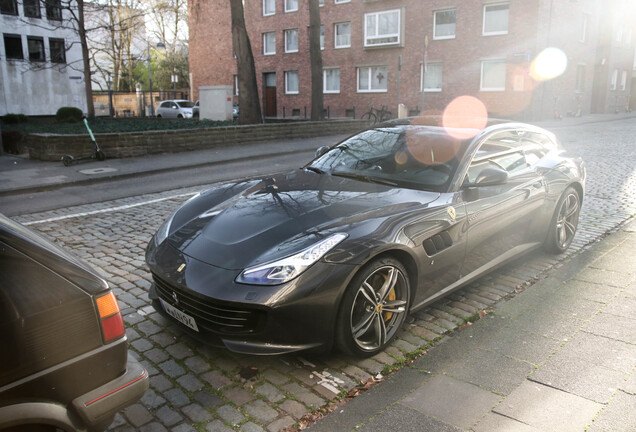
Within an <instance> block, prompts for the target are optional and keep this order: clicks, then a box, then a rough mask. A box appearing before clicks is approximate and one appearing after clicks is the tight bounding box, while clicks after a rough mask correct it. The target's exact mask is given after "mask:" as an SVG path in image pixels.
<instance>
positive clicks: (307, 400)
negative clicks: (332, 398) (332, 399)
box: [283, 383, 325, 408]
mask: <svg viewBox="0 0 636 432" xmlns="http://www.w3.org/2000/svg"><path fill="white" fill-rule="evenodd" d="M283 390H285V391H286V392H287V393H290V394H293V395H294V397H295V398H296V399H298V400H299V401H301V402H302V403H304V404H305V405H308V406H310V407H313V408H318V407H320V406H322V405H324V404H325V400H324V399H323V398H321V397H318V396H317V395H315V394H314V393H312V392H311V391H309V390H308V389H306V388H304V387H301V386H300V385H298V384H296V383H290V384H287V385H285V386H283Z"/></svg>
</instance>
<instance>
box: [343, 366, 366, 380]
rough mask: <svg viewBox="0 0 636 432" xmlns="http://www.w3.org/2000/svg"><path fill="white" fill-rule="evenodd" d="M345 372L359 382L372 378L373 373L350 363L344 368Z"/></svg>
mask: <svg viewBox="0 0 636 432" xmlns="http://www.w3.org/2000/svg"><path fill="white" fill-rule="evenodd" d="M343 372H344V373H346V374H347V375H349V376H350V377H352V378H354V379H355V380H356V381H357V383H358V384H359V383H361V382H362V383H364V382H367V381H368V380H369V378H371V375H370V374H369V373H368V372H365V371H363V370H362V369H360V368H359V367H357V366H353V365H349V366H347V367H345V368H344V369H343Z"/></svg>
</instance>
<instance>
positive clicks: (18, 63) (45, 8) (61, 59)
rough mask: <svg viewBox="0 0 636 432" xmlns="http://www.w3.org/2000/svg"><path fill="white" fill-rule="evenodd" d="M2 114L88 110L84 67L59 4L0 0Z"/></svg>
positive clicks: (73, 33)
mask: <svg viewBox="0 0 636 432" xmlns="http://www.w3.org/2000/svg"><path fill="white" fill-rule="evenodd" d="M0 33H2V35H1V36H2V37H1V38H0V115H4V114H7V113H13V114H25V115H30V116H37V115H53V114H55V113H56V111H57V110H58V109H59V108H61V107H64V106H73V107H77V108H80V109H81V110H82V111H84V112H85V111H86V95H85V90H84V72H83V71H84V67H83V63H82V51H81V47H80V44H79V38H78V35H77V31H76V30H75V29H74V27H73V26H72V21H71V19H70V11H69V10H66V9H65V8H63V7H62V3H61V1H60V0H48V1H47V2H40V1H38V0H21V1H18V0H0Z"/></svg>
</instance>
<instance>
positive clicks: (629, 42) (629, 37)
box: [625, 27, 632, 47]
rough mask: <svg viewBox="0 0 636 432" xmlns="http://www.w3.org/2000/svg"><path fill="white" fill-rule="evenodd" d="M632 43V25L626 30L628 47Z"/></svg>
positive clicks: (626, 44)
mask: <svg viewBox="0 0 636 432" xmlns="http://www.w3.org/2000/svg"><path fill="white" fill-rule="evenodd" d="M631 44H632V29H631V27H630V28H628V29H627V31H626V32H625V46H626V47H628V46H630V45H631Z"/></svg>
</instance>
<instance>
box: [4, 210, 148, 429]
mask: <svg viewBox="0 0 636 432" xmlns="http://www.w3.org/2000/svg"><path fill="white" fill-rule="evenodd" d="M0 330H1V331H0V347H2V350H1V352H0V430H5V429H7V430H10V431H11V432H15V431H34V430H36V431H51V432H55V431H60V430H62V431H65V432H71V431H76V430H78V431H87V430H90V431H101V430H104V429H105V428H106V427H108V425H109V424H110V423H111V422H112V421H113V418H114V416H115V414H116V413H117V412H118V411H120V410H122V409H123V408H125V407H127V406H128V405H131V404H133V403H135V402H136V401H137V400H139V399H140V398H141V397H142V395H143V394H144V392H145V391H146V389H147V388H148V384H149V380H148V373H147V372H146V370H145V369H144V367H143V366H142V365H141V364H140V363H139V362H138V361H137V360H135V359H134V358H133V357H131V355H130V354H129V353H128V342H127V338H126V330H125V328H124V322H123V318H122V314H121V312H120V310H119V306H118V303H117V299H116V298H115V295H114V294H113V291H112V290H111V289H110V288H109V286H108V284H107V283H106V281H105V280H104V279H102V278H101V277H100V276H99V275H98V274H97V273H96V272H95V270H93V269H92V268H90V267H89V266H88V265H87V264H85V263H84V262H82V261H80V260H79V259H78V258H76V257H74V256H73V255H71V254H69V253H68V252H66V251H64V250H63V249H61V248H60V247H58V246H56V245H55V244H53V243H52V242H50V241H48V240H46V239H45V238H43V237H41V236H40V235H37V234H35V233H34V232H32V231H30V230H28V229H27V228H26V227H24V226H22V225H20V224H18V223H16V222H14V221H12V220H10V219H8V218H6V217H5V216H3V215H0Z"/></svg>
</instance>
